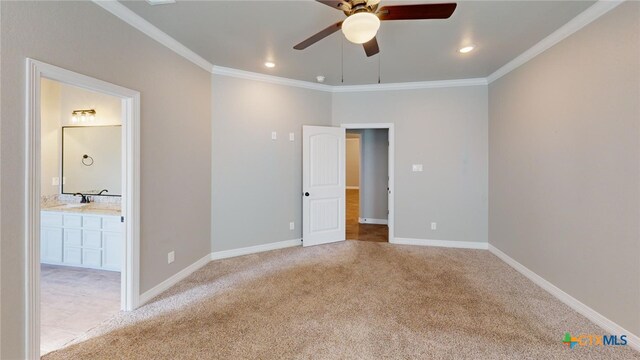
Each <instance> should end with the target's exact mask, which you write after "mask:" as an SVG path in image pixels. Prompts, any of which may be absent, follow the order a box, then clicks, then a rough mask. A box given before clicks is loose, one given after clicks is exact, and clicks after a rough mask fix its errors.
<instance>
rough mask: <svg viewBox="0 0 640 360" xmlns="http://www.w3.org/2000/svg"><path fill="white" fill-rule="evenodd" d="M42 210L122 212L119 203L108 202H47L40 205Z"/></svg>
mask: <svg viewBox="0 0 640 360" xmlns="http://www.w3.org/2000/svg"><path fill="white" fill-rule="evenodd" d="M40 210H42V211H53V212H67V213H76V214H84V215H91V214H94V215H114V216H119V215H120V214H121V213H122V210H121V206H120V204H109V203H89V204H79V203H73V204H61V203H58V204H47V205H45V206H42V208H41V209H40Z"/></svg>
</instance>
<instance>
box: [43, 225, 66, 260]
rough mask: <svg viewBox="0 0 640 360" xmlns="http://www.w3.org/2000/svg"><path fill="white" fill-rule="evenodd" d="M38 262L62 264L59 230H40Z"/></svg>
mask: <svg viewBox="0 0 640 360" xmlns="http://www.w3.org/2000/svg"><path fill="white" fill-rule="evenodd" d="M40 260H41V261H42V262H45V263H48V262H52V263H61V262H62V229H61V228H51V227H42V228H40Z"/></svg>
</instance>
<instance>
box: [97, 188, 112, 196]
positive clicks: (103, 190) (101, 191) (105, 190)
mask: <svg viewBox="0 0 640 360" xmlns="http://www.w3.org/2000/svg"><path fill="white" fill-rule="evenodd" d="M103 192H109V190H107V189H102V190H100V192H99V193H98V195H102V193H103Z"/></svg>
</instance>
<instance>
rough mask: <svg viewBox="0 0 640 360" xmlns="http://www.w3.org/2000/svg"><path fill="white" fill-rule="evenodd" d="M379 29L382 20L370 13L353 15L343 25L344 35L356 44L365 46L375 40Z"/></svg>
mask: <svg viewBox="0 0 640 360" xmlns="http://www.w3.org/2000/svg"><path fill="white" fill-rule="evenodd" d="M379 28H380V19H378V17H377V16H376V15H374V14H372V13H368V12H359V13H356V14H353V15H351V16H349V17H348V18H346V19H345V20H344V22H343V23H342V33H343V34H344V36H345V37H346V38H347V40H349V41H351V42H352V43H354V44H364V43H366V42H367V41H369V40H371V39H373V38H374V37H375V36H376V34H377V33H378V29H379Z"/></svg>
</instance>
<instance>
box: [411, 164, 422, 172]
mask: <svg viewBox="0 0 640 360" xmlns="http://www.w3.org/2000/svg"><path fill="white" fill-rule="evenodd" d="M411 171H413V172H421V171H422V164H413V166H411Z"/></svg>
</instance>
